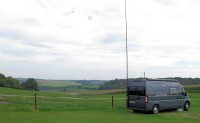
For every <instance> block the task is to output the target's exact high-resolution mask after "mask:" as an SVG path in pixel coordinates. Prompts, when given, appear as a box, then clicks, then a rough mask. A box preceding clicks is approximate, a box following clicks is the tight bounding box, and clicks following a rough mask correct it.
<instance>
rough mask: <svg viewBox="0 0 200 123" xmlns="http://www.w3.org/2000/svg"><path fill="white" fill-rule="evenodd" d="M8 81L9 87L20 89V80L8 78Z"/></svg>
mask: <svg viewBox="0 0 200 123" xmlns="http://www.w3.org/2000/svg"><path fill="white" fill-rule="evenodd" d="M6 80H7V83H8V85H9V87H11V88H20V84H19V81H18V80H16V79H14V78H12V77H11V76H8V77H7V78H6Z"/></svg>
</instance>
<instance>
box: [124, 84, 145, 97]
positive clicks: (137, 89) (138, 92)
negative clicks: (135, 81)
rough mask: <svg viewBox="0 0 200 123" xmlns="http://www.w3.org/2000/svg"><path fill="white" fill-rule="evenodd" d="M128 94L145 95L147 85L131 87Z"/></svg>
mask: <svg viewBox="0 0 200 123" xmlns="http://www.w3.org/2000/svg"><path fill="white" fill-rule="evenodd" d="M128 94H129V95H138V96H145V87H144V86H133V87H129V90H128Z"/></svg>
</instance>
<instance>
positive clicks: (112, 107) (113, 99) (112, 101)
mask: <svg viewBox="0 0 200 123" xmlns="http://www.w3.org/2000/svg"><path fill="white" fill-rule="evenodd" d="M113 107H114V96H112V108H113Z"/></svg>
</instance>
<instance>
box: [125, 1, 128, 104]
mask: <svg viewBox="0 0 200 123" xmlns="http://www.w3.org/2000/svg"><path fill="white" fill-rule="evenodd" d="M125 23H126V86H127V90H126V93H127V94H128V39H127V15H126V0H125ZM126 105H127V107H128V95H127V96H126Z"/></svg>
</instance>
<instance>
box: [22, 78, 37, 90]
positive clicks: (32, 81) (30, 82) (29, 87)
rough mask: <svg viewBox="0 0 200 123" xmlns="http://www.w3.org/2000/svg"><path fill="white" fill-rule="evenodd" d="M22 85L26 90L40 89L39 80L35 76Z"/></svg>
mask: <svg viewBox="0 0 200 123" xmlns="http://www.w3.org/2000/svg"><path fill="white" fill-rule="evenodd" d="M21 86H23V87H24V89H25V90H35V91H39V88H38V84H37V81H36V80H35V79H33V78H29V79H27V80H26V81H25V83H23V84H22V85H21Z"/></svg>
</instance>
